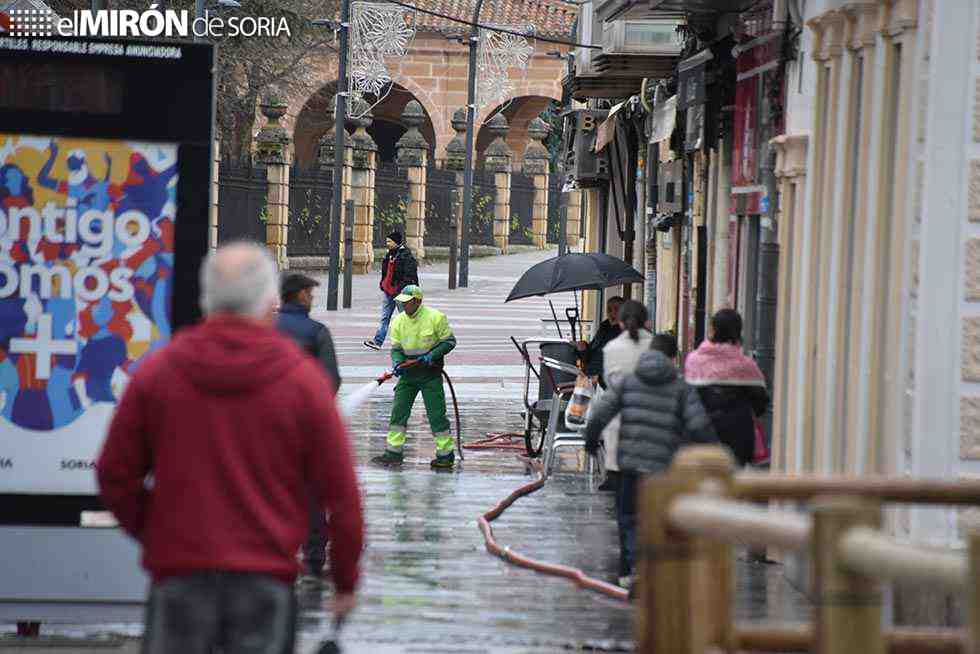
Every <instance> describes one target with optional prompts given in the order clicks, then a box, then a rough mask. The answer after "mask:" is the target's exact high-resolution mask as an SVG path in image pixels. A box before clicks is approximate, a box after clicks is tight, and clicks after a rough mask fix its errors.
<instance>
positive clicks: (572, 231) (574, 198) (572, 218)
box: [565, 189, 582, 250]
mask: <svg viewBox="0 0 980 654" xmlns="http://www.w3.org/2000/svg"><path fill="white" fill-rule="evenodd" d="M566 206H567V207H568V220H566V224H565V240H566V242H567V243H568V249H569V250H575V249H577V248H578V247H579V239H580V238H581V237H582V191H580V190H578V189H575V190H573V191H569V192H568V200H567V205H566Z"/></svg>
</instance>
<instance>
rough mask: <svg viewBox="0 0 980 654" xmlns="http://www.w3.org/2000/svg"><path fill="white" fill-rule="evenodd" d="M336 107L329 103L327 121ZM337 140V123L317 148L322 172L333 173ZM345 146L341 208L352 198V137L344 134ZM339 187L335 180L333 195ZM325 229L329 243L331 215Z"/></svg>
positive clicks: (331, 127)
mask: <svg viewBox="0 0 980 654" xmlns="http://www.w3.org/2000/svg"><path fill="white" fill-rule="evenodd" d="M335 106H336V105H335V103H334V102H328V103H327V110H326V112H325V114H326V118H327V120H328V121H330V122H333V121H334V107H335ZM336 138H337V132H336V123H334V124H333V125H331V126H330V129H329V130H327V133H326V134H324V135H323V136H321V137H320V143H319V145H318V146H317V156H316V159H317V164H318V166H319V168H320V170H323V171H328V170H329V171H333V161H334V145H335V143H336ZM344 144H345V148H346V153H345V156H344V167H343V170H342V171H341V180H340V183H339V186H340V192H341V193H342V194H343V195H341V196H340V204H341V207H344V206H346V202H347V200H348V199H349V198H350V197H351V190H350V181H351V156H352V155H351V138H350V135H348V134H344ZM337 186H338V182H337V180H334V188H333V190H332V192H333V193H336V192H337V188H336V187H337ZM325 206H328V207H332V206H333V198H330V202H329V204H327V205H325ZM340 211H341V216H340V221H341V222H340V226H341V228H340V234H341V236H340V250H339V252H340V254H339V257H340V267H341V268H343V266H344V237H343V234H344V229H343V225H344V222H343V212H344V209H341V210H340ZM323 229H324V230H326V232H327V241H328V242H329V240H330V214H327V221H326V222H325V223H324V225H323Z"/></svg>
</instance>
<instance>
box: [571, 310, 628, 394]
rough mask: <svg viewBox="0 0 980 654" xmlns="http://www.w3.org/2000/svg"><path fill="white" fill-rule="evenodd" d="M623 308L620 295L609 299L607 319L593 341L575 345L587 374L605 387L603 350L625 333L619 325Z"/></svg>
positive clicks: (580, 342) (600, 325) (600, 324)
mask: <svg viewBox="0 0 980 654" xmlns="http://www.w3.org/2000/svg"><path fill="white" fill-rule="evenodd" d="M621 306H623V298H621V297H619V296H618V295H616V296H613V297H611V298H609V299H608V300H607V301H606V319H605V320H603V321H602V322H601V323H599V329H597V330H596V333H595V335H594V336H593V337H592V340H590V341H588V342H586V341H579V342H578V343H576V344H575V347H576V349H577V350H578V352H579V360H580V361H581V362H582V367H583V370H584V371H585V374H586V375H588V376H589V377H599V382H600V383H601V384H603V385H605V380H604V379H602V348H604V347H606V345H608V344H609V343H610V342H612V340H613V339H615V338H616V337H618V336H619V335H620V334H622V333H623V328H622V327H620V325H619V308H620V307H621Z"/></svg>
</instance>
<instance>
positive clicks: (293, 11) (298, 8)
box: [109, 0, 338, 159]
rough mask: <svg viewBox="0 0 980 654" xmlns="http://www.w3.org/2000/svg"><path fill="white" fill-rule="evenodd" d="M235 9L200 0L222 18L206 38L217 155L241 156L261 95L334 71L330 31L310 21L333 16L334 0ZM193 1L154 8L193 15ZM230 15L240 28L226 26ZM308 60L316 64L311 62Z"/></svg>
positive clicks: (129, 5) (117, 5)
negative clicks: (212, 56)
mask: <svg viewBox="0 0 980 654" xmlns="http://www.w3.org/2000/svg"><path fill="white" fill-rule="evenodd" d="M239 1H240V2H241V7H240V8H234V9H230V8H225V7H221V6H220V5H219V4H218V2H217V0H206V10H207V13H208V17H209V18H211V19H220V20H222V21H224V29H223V36H220V37H215V38H211V39H210V40H211V41H212V42H213V43H215V45H216V46H217V51H218V57H217V58H218V62H217V66H216V70H215V92H216V96H217V109H216V112H217V116H216V122H217V125H216V128H217V131H218V134H219V136H220V138H221V144H222V154H223V155H224V156H225V157H229V158H233V159H247V158H248V157H249V156H251V152H252V138H253V136H254V134H255V133H256V132H257V131H258V126H257V124H256V116H257V107H258V104H259V101H260V100H261V98H262V97H263V95H264V94H265V93H268V92H272V91H273V90H278V91H279V92H280V93H281V94H282V95H283V96H284V97H288V96H290V95H293V94H301V95H302V96H307V95H310V94H311V93H313V91H315V90H316V89H318V88H319V87H320V86H321V85H322V82H323V80H322V79H320V74H321V73H322V71H323V64H324V63H326V64H328V68H329V67H332V68H334V69H336V59H337V48H336V42H335V35H334V33H333V31H331V30H330V29H328V28H326V27H322V26H315V25H313V24H312V21H313V20H315V19H322V18H327V19H334V18H335V17H336V16H337V14H338V2H337V1H336V0H239ZM155 2H157V0H110V3H109V4H110V7H111V8H112V9H124V8H126V9H136V10H145V9H147V8H148V7H149V6H150V4H151V3H155ZM194 6H195V5H194V0H173V1H171V2H167V1H166V0H163V2H159V8H166V9H175V10H180V9H184V10H187V11H189V12H190V13H191V15H193V13H194ZM260 18H261V19H269V20H271V23H266V24H267V25H269V26H270V27H271V28H272V31H271V35H270V34H269V33H268V32H263V33H255V34H252V33H251V32H252V31H253V29H254V28H253V27H252V26H253V25H256V24H258V23H257V22H256V21H257V19H260ZM232 19H234V21H235V22H236V23H237V24H238V25H239V26H240V27H242V28H244V29H240V30H239V33H238V34H234V35H233V34H232V33H231V32H232V30H231V29H229V26H230V23H231V22H232ZM252 19H256V21H253V20H252ZM313 64H317V65H316V66H314V65H313Z"/></svg>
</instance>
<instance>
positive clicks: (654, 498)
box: [635, 446, 734, 654]
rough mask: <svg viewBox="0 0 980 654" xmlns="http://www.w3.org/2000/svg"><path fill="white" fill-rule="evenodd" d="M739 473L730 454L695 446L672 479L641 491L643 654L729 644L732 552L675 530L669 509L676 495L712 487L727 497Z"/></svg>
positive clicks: (677, 462) (689, 653) (678, 460)
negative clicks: (733, 475) (707, 485)
mask: <svg viewBox="0 0 980 654" xmlns="http://www.w3.org/2000/svg"><path fill="white" fill-rule="evenodd" d="M733 470H734V463H733V461H732V458H731V455H730V454H729V452H728V451H727V450H726V449H724V448H721V447H717V446H696V447H689V448H685V449H683V450H681V451H680V452H679V453H678V454H677V456H676V457H675V459H674V464H673V465H672V466H671V469H670V471H669V472H668V473H667V474H665V475H660V476H657V477H652V478H650V479H648V480H647V481H646V482H645V483H644V484H643V486H642V488H641V491H640V498H639V499H640V502H639V504H638V506H639V508H640V515H639V516H638V518H639V523H638V530H637V548H636V552H637V562H636V568H637V569H636V573H637V574H636V602H637V611H636V625H635V627H636V628H635V633H636V638H637V643H638V649H637V651H638V652H644V653H649V654H701V653H702V652H704V650H705V648H706V647H708V646H709V645H712V644H723V645H727V644H728V643H730V642H731V639H732V631H733V630H732V626H731V615H730V608H729V604H730V602H731V590H732V563H731V547H730V546H728V545H725V544H718V543H711V542H709V541H708V540H707V539H703V538H699V537H689V536H685V535H683V534H681V533H679V532H678V531H677V530H675V529H672V528H671V526H670V524H669V522H668V510H669V507H670V503H671V502H672V501H673V500H674V498H676V497H677V496H678V495H681V494H684V493H696V492H699V490H700V489H701V487H702V485H703V484H704V482H706V481H709V480H710V481H712V482H713V484H712V491H711V492H716V493H718V494H721V495H729V494H730V490H731V484H732V474H733Z"/></svg>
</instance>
